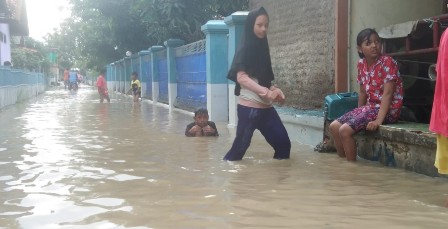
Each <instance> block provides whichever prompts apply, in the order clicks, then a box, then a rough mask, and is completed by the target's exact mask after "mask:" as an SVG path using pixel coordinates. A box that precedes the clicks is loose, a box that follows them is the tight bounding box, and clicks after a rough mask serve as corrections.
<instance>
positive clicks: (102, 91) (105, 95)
mask: <svg viewBox="0 0 448 229" xmlns="http://www.w3.org/2000/svg"><path fill="white" fill-rule="evenodd" d="M96 87H97V88H98V94H99V95H100V103H102V102H103V101H104V99H107V102H108V103H110V98H109V92H108V90H107V83H106V79H104V74H103V73H100V75H99V76H98V79H97V80H96Z"/></svg>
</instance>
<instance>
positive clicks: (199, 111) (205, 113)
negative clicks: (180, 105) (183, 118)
mask: <svg viewBox="0 0 448 229" xmlns="http://www.w3.org/2000/svg"><path fill="white" fill-rule="evenodd" d="M199 115H207V116H208V110H207V109H205V108H200V109H198V110H196V111H195V112H194V117H197V116H199Z"/></svg>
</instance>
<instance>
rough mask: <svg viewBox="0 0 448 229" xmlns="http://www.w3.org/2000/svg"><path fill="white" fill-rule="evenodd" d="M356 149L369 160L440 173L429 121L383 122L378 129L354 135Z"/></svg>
mask: <svg viewBox="0 0 448 229" xmlns="http://www.w3.org/2000/svg"><path fill="white" fill-rule="evenodd" d="M355 139H356V143H357V153H358V155H359V156H360V157H363V158H365V159H367V160H372V161H379V162H380V163H382V164H384V165H386V166H391V167H397V168H403V169H406V170H409V171H413V172H417V173H421V174H425V175H428V176H438V173H437V169H436V168H435V167H434V159H435V154H436V147H437V143H436V135H435V134H433V133H431V132H429V130H428V124H421V123H408V122H399V123H397V124H390V125H382V126H380V128H379V129H378V131H374V132H370V131H363V132H360V133H358V134H356V135H355Z"/></svg>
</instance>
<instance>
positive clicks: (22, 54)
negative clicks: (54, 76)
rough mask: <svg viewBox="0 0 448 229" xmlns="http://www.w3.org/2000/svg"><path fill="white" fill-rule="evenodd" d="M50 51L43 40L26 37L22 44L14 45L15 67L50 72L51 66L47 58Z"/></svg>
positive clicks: (13, 60)
mask: <svg viewBox="0 0 448 229" xmlns="http://www.w3.org/2000/svg"><path fill="white" fill-rule="evenodd" d="M48 52H49V50H48V49H47V48H46V47H45V45H44V44H43V43H42V42H39V41H36V40H34V39H32V38H30V37H24V38H23V42H21V44H13V45H12V47H11V59H12V63H13V65H14V68H18V69H26V70H29V71H43V72H48V69H49V67H50V62H49V60H48V59H47V54H48Z"/></svg>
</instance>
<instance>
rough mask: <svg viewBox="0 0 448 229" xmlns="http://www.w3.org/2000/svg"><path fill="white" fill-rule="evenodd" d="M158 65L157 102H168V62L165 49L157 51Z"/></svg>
mask: <svg viewBox="0 0 448 229" xmlns="http://www.w3.org/2000/svg"><path fill="white" fill-rule="evenodd" d="M157 58H158V60H159V61H158V67H159V102H161V103H166V104H168V62H167V56H166V50H163V51H160V52H158V53H157Z"/></svg>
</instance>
